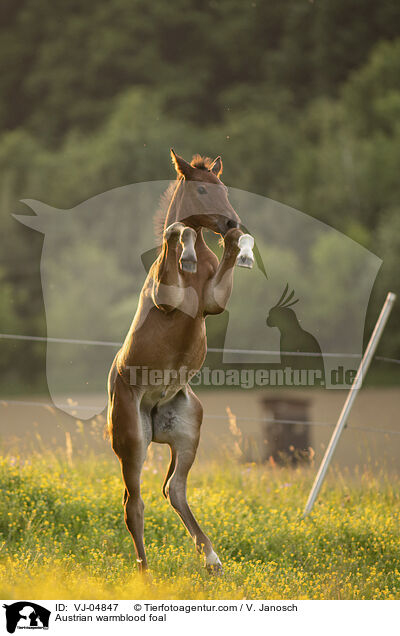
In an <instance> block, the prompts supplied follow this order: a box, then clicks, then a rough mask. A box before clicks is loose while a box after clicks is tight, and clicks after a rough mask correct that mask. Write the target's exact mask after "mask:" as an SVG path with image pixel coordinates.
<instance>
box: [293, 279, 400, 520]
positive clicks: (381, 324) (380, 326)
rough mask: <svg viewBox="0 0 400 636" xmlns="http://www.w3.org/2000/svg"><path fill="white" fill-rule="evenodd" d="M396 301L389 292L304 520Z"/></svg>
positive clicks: (307, 506)
mask: <svg viewBox="0 0 400 636" xmlns="http://www.w3.org/2000/svg"><path fill="white" fill-rule="evenodd" d="M395 300H396V294H393V292H389V293H388V295H387V297H386V300H385V303H384V305H383V307H382V311H381V313H380V316H379V318H378V320H377V323H376V325H375V328H374V330H373V332H372V335H371V338H370V340H369V343H368V346H367V348H366V350H365V353H364V356H363V358H362V360H361V363H360V366H359V367H358V371H357V374H356V377H355V378H354V382H353V384H352V385H351V387H350V390H349V393H348V395H347V399H346V402H345V403H344V406H343V409H342V412H341V414H340V416H339V419H338V421H337V424H336V427H335V430H334V431H333V434H332V437H331V440H330V442H329V446H328V448H327V449H326V451H325V455H324V458H323V460H322V462H321V466H320V467H319V470H318V473H317V476H316V478H315V480H314V483H313V486H312V488H311V492H310V494H309V497H308V500H307V503H306V507H305V509H304V513H303V519H304V517H306V516H307V515H308V514H309V513H310V512H311V510H312V508H313V505H314V502H315V500H316V498H317V497H318V493H319V491H320V489H321V486H322V483H323V481H324V479H325V475H326V471H327V470H328V467H329V464H330V461H331V459H332V455H333V453H334V452H335V448H336V445H337V443H338V441H339V439H340V435H341V433H342V431H343V428H344V427H345V425H346V422H347V419H348V417H349V414H350V411H351V407H352V406H353V403H354V400H355V399H356V397H357V393H358V391H359V390H360V388H361V386H362V381H363V377H364V376H365V374H366V373H367V371H368V368H369V365H370V363H371V360H372V358H373V356H374V353H375V350H376V347H377V346H378V342H379V340H380V337H381V335H382V333H383V330H384V328H385V325H386V323H387V320H388V318H389V315H390V312H391V310H392V307H393V303H394V301H395Z"/></svg>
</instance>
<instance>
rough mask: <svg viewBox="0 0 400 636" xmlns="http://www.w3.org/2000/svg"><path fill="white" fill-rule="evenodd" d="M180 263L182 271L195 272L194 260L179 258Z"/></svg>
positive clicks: (195, 264)
mask: <svg viewBox="0 0 400 636" xmlns="http://www.w3.org/2000/svg"><path fill="white" fill-rule="evenodd" d="M180 263H181V268H182V270H183V271H184V272H189V273H190V274H195V273H196V272H197V263H196V261H189V260H181V261H180Z"/></svg>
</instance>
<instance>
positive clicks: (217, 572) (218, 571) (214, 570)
mask: <svg viewBox="0 0 400 636" xmlns="http://www.w3.org/2000/svg"><path fill="white" fill-rule="evenodd" d="M206 570H207V572H208V573H209V574H211V576H223V574H224V568H223V567H222V565H221V563H215V564H213V565H211V564H208V565H206Z"/></svg>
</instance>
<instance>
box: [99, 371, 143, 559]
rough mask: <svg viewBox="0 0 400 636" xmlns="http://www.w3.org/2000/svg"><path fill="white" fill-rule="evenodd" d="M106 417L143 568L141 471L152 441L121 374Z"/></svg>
mask: <svg viewBox="0 0 400 636" xmlns="http://www.w3.org/2000/svg"><path fill="white" fill-rule="evenodd" d="M108 418H109V428H110V434H111V441H112V447H113V450H114V452H115V453H116V455H117V456H118V458H119V460H120V463H121V470H122V477H123V480H124V484H125V493H124V499H123V505H124V511H125V523H126V526H127V528H128V530H129V532H130V534H131V536H132V539H133V543H134V545H135V550H136V556H137V562H138V566H139V570H140V571H141V572H142V571H144V570H146V569H147V559H146V552H145V548H144V504H143V500H142V498H141V495H140V475H141V472H142V467H143V463H144V460H145V458H146V452H147V447H148V445H149V443H150V441H151V424H150V422H149V421H147V420H146V417H145V415H144V414H143V413H141V411H140V408H139V398H138V396H137V395H136V394H135V392H134V390H133V389H132V388H131V387H129V386H128V385H127V384H125V382H124V381H123V380H122V378H121V377H120V376H117V377H116V380H115V385H114V387H113V391H112V394H111V396H110V405H109V412H108Z"/></svg>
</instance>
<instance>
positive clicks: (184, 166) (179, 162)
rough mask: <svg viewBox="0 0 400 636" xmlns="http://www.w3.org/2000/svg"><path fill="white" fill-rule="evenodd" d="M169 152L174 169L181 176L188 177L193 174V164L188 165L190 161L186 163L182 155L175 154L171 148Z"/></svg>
mask: <svg viewBox="0 0 400 636" xmlns="http://www.w3.org/2000/svg"><path fill="white" fill-rule="evenodd" d="M170 152H171V159H172V163H173V164H174V166H175V170H176V171H177V173H178V174H179V175H181V176H182V177H189V176H190V175H191V174H193V170H194V169H193V166H191V165H190V163H188V162H187V161H185V160H184V159H183V158H182V157H180V156H179V155H177V154H176V153H175V152H174V149H173V148H171V151H170Z"/></svg>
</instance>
